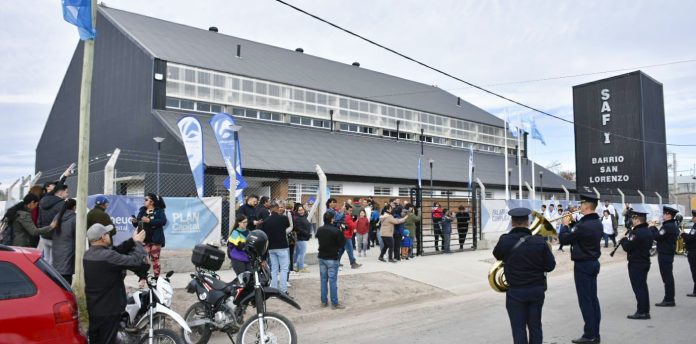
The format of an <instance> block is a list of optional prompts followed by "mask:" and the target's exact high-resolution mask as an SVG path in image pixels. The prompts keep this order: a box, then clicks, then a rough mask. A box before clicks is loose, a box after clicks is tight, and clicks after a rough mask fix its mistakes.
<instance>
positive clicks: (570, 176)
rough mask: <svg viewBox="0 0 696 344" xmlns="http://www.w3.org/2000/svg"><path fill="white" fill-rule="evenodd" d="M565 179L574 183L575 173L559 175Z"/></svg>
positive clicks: (567, 172) (569, 172)
mask: <svg viewBox="0 0 696 344" xmlns="http://www.w3.org/2000/svg"><path fill="white" fill-rule="evenodd" d="M558 175H559V176H561V177H562V178H563V179H565V180H568V181H571V182H574V181H575V171H560V172H559V173H558Z"/></svg>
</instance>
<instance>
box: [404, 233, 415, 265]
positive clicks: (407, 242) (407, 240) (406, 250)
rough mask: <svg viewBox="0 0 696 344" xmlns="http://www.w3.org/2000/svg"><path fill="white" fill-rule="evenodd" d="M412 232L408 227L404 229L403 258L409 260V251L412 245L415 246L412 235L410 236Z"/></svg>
mask: <svg viewBox="0 0 696 344" xmlns="http://www.w3.org/2000/svg"><path fill="white" fill-rule="evenodd" d="M410 233H411V232H410V231H409V230H408V229H404V234H403V235H404V237H403V239H401V259H406V260H408V254H409V251H410V250H411V247H413V242H411V237H409V236H408V235H409V234H410Z"/></svg>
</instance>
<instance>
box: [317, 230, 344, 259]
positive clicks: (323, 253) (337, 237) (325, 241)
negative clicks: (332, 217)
mask: <svg viewBox="0 0 696 344" xmlns="http://www.w3.org/2000/svg"><path fill="white" fill-rule="evenodd" d="M317 241H319V253H318V254H317V256H318V257H319V259H325V260H338V250H339V249H340V248H341V247H343V245H344V244H345V242H346V238H345V237H343V235H342V234H341V230H339V229H338V227H336V226H334V225H333V224H326V225H323V226H321V227H319V229H317Z"/></svg>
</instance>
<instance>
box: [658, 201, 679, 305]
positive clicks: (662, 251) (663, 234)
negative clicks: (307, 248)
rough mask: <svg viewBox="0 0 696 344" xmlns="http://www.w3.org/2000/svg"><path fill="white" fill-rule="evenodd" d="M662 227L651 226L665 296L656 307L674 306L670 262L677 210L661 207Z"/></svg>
mask: <svg viewBox="0 0 696 344" xmlns="http://www.w3.org/2000/svg"><path fill="white" fill-rule="evenodd" d="M662 212H663V214H662V220H663V221H662V228H660V230H659V231H658V230H657V228H655V227H651V230H652V231H653V236H654V237H655V241H657V264H658V266H659V267H660V276H662V283H664V284H665V297H664V298H663V299H662V302H660V303H656V304H655V306H657V307H674V306H675V305H676V304H675V302H674V275H672V263H674V253H675V252H676V250H677V239H679V226H678V225H677V222H676V221H675V219H674V216H675V215H677V213H678V212H679V210H677V209H674V208H672V207H669V206H664V207H662Z"/></svg>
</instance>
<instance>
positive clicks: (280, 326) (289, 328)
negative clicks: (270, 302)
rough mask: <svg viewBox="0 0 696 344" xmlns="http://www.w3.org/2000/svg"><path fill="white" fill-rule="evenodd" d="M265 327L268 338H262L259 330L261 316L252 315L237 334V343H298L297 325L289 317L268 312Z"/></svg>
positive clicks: (265, 316)
mask: <svg viewBox="0 0 696 344" xmlns="http://www.w3.org/2000/svg"><path fill="white" fill-rule="evenodd" d="M263 324H264V326H263V328H264V334H265V335H266V338H263V339H262V338H261V333H260V331H259V318H258V317H256V316H250V317H249V319H247V321H245V322H244V324H242V327H241V328H240V329H239V334H238V335H237V344H247V343H263V344H265V343H274V344H296V343H297V333H296V332H295V327H294V326H293V325H292V323H291V322H290V320H288V318H286V317H284V316H282V315H280V314H278V313H273V312H267V313H265V314H264V316H263Z"/></svg>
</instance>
